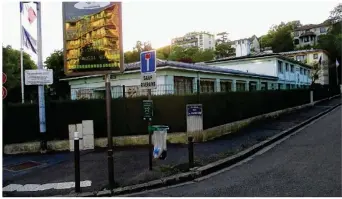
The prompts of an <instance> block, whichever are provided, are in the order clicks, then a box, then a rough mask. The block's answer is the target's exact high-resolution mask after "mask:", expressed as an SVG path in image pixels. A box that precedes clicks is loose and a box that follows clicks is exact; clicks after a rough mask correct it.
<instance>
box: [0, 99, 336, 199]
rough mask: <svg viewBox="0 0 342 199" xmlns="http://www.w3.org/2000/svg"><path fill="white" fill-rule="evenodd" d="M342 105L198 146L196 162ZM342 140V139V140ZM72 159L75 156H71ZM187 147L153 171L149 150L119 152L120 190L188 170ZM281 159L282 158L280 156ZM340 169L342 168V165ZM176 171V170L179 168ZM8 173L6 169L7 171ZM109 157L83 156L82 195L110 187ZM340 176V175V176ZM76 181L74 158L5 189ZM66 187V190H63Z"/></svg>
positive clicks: (176, 148) (171, 149)
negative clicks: (83, 185) (83, 182)
mask: <svg viewBox="0 0 342 199" xmlns="http://www.w3.org/2000/svg"><path fill="white" fill-rule="evenodd" d="M340 102H341V98H337V99H333V100H331V101H326V102H322V103H319V104H317V105H316V106H315V107H310V108H305V109H302V110H300V111H297V112H295V113H291V114H286V115H283V116H281V117H280V118H277V119H269V120H267V122H262V123H258V124H255V125H253V126H250V127H249V128H246V129H244V130H242V131H241V132H240V133H238V134H236V135H234V136H225V137H222V138H220V139H218V140H213V141H210V142H206V143H196V144H195V145H194V153H195V160H196V162H197V164H199V165H205V164H208V163H210V162H213V161H215V160H218V159H220V158H222V157H223V156H224V155H227V154H229V153H231V152H233V151H238V150H242V149H245V148H246V147H248V146H251V145H253V144H256V143H257V142H259V141H261V140H264V139H265V138H267V137H270V136H273V135H275V134H277V133H280V132H281V131H282V130H285V129H287V128H289V127H292V126H293V125H296V124H299V123H301V122H303V121H304V120H306V119H308V118H310V117H312V116H314V115H316V114H318V113H320V112H322V111H324V110H327V109H329V108H330V107H331V106H333V105H336V104H338V103H340ZM340 121H341V119H340ZM339 140H340V139H339ZM68 154H69V155H71V156H72V153H68ZM187 154H188V151H187V146H184V145H168V157H167V159H166V160H155V161H154V162H153V165H154V167H153V168H154V169H153V171H149V170H148V151H147V149H146V148H143V147H140V148H129V149H127V148H115V151H114V177H115V181H116V186H126V185H132V184H137V183H141V182H146V181H150V180H154V179H158V178H161V177H165V176H169V175H172V174H174V173H177V172H180V171H182V170H183V169H184V168H187V160H188V156H187ZM280 157H281V156H280ZM339 165H340V164H339ZM175 166H176V168H172V167H175ZM3 170H4V169H3ZM107 174H108V168H107V153H106V152H105V151H103V150H99V151H98V150H96V151H94V152H90V153H86V154H84V155H82V156H81V181H87V182H89V181H90V185H89V184H88V185H87V186H85V187H83V188H82V192H92V191H99V190H102V189H103V188H105V187H106V186H107V185H108V176H107ZM339 176H340V175H339ZM73 181H74V163H73V160H72V158H69V159H65V160H64V161H61V162H59V163H56V164H52V165H50V166H47V167H44V168H35V169H32V170H30V169H29V170H27V171H26V173H24V174H22V175H18V176H11V178H10V180H7V181H6V180H5V181H3V187H6V186H8V185H11V184H17V185H20V186H22V185H24V186H27V187H29V186H28V185H30V186H32V184H33V185H37V184H38V185H41V186H44V187H46V186H45V185H47V184H50V185H51V184H52V183H54V184H58V183H59V184H61V183H64V184H65V183H69V182H73ZM64 184H63V186H62V185H60V187H59V188H54V189H43V190H41V189H39V188H36V189H35V190H34V191H32V190H31V191H25V189H23V190H21V191H10V192H6V195H7V196H53V195H64V194H68V193H71V192H73V188H72V187H71V188H70V187H69V188H68V186H69V185H67V186H64ZM61 187H62V188H61Z"/></svg>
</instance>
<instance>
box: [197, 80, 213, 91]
mask: <svg viewBox="0 0 342 199" xmlns="http://www.w3.org/2000/svg"><path fill="white" fill-rule="evenodd" d="M200 86H201V93H213V92H214V87H215V82H214V80H209V79H201V83H200Z"/></svg>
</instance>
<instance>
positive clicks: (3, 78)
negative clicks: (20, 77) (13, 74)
mask: <svg viewBox="0 0 342 199" xmlns="http://www.w3.org/2000/svg"><path fill="white" fill-rule="evenodd" d="M6 81H7V75H6V73H4V72H3V73H2V84H4V83H6Z"/></svg>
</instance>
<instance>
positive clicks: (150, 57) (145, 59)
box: [140, 50, 157, 73]
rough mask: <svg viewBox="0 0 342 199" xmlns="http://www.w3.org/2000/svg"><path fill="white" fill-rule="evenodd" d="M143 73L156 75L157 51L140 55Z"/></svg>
mask: <svg viewBox="0 0 342 199" xmlns="http://www.w3.org/2000/svg"><path fill="white" fill-rule="evenodd" d="M140 63H141V67H140V71H141V73H155V72H156V66H157V59H156V51H155V50H151V51H145V52H141V53H140Z"/></svg>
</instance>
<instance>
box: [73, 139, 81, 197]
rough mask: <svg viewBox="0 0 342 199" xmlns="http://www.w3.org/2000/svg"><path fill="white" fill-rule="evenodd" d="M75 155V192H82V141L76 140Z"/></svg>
mask: <svg viewBox="0 0 342 199" xmlns="http://www.w3.org/2000/svg"><path fill="white" fill-rule="evenodd" d="M74 155H75V192H76V193H79V192H81V182H80V181H81V175H80V173H81V172H80V140H79V138H77V137H75V138H74Z"/></svg>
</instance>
